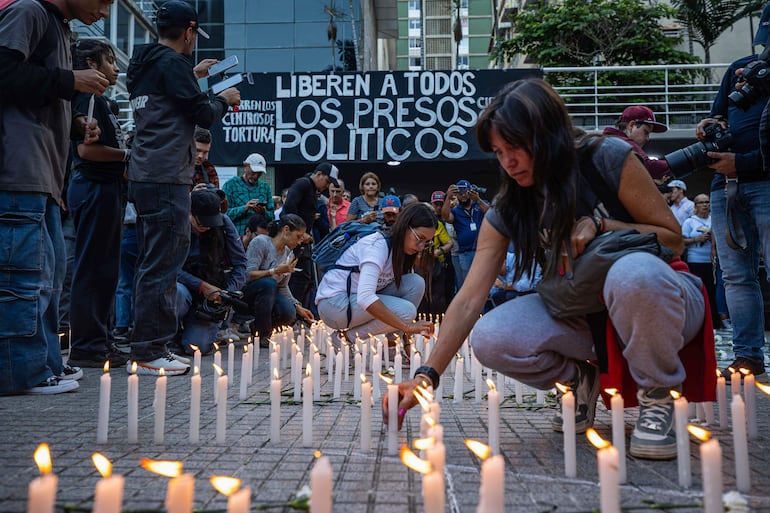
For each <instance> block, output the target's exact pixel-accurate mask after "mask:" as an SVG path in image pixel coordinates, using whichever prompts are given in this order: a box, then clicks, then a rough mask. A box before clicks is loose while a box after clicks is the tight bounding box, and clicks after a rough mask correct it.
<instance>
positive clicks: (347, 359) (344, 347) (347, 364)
mask: <svg viewBox="0 0 770 513" xmlns="http://www.w3.org/2000/svg"><path fill="white" fill-rule="evenodd" d="M342 356H343V358H342V359H343V361H344V362H345V363H343V365H344V367H345V371H344V372H343V377H344V378H345V381H350V348H349V347H348V345H347V343H345V342H344V341H343V342H342Z"/></svg>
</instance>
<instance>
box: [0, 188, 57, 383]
mask: <svg viewBox="0 0 770 513" xmlns="http://www.w3.org/2000/svg"><path fill="white" fill-rule="evenodd" d="M65 263H66V255H65V249H64V236H63V235H62V227H61V211H60V210H59V205H58V204H57V203H56V202H55V201H53V200H52V199H51V198H50V197H49V196H48V195H46V194H37V193H24V192H7V191H0V394H11V393H18V392H21V391H23V390H26V389H28V388H31V387H34V386H36V385H38V384H40V383H41V382H43V381H44V380H46V379H47V378H49V377H51V376H53V375H59V374H61V372H62V358H61V348H60V347H59V338H58V335H57V331H58V324H59V296H60V295H61V287H62V282H63V281H64V273H65Z"/></svg>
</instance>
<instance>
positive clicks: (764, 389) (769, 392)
mask: <svg viewBox="0 0 770 513" xmlns="http://www.w3.org/2000/svg"><path fill="white" fill-rule="evenodd" d="M754 386H755V387H757V388H758V389H759V390H761V391H762V392H763V393H765V394H767V395H770V386H767V385H765V384H764V383H759V382H758V381H755V382H754Z"/></svg>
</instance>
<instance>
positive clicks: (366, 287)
mask: <svg viewBox="0 0 770 513" xmlns="http://www.w3.org/2000/svg"><path fill="white" fill-rule="evenodd" d="M337 265H345V266H358V268H359V269H361V272H360V273H352V275H351V282H350V293H351V294H358V296H357V297H356V302H357V303H358V305H359V306H360V307H361V308H363V309H364V310H366V309H367V308H369V306H371V304H372V303H374V302H375V301H377V299H378V298H377V294H376V292H377V291H378V290H382V289H383V288H385V287H387V286H388V285H390V284H391V283H392V282H393V279H394V277H393V261H392V258H391V254H390V249H389V248H388V243H387V241H386V240H385V237H384V236H383V235H382V234H381V233H373V234H371V235H367V236H366V237H364V238H363V239H361V240H359V241H358V242H356V243H355V244H353V245H352V246H350V247H349V248H348V249H347V250H345V252H344V253H343V254H342V256H340V258H339V259H338V260H337ZM349 274H351V273H350V271H345V270H342V269H331V270H330V271H327V272H326V274H324V276H323V278H322V279H321V283H319V284H318V292H316V297H315V302H316V304H318V302H319V301H321V300H322V299H326V298H330V297H334V296H336V295H337V294H340V293H347V281H348V275H349Z"/></svg>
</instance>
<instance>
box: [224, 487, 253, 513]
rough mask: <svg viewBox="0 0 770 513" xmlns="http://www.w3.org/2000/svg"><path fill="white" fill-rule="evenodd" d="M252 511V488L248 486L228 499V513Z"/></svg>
mask: <svg viewBox="0 0 770 513" xmlns="http://www.w3.org/2000/svg"><path fill="white" fill-rule="evenodd" d="M250 509H251V487H249V486H246V487H244V488H241V489H240V490H238V491H237V492H235V493H233V494H232V495H230V496H229V497H228V498H227V513H249V510H250Z"/></svg>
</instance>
